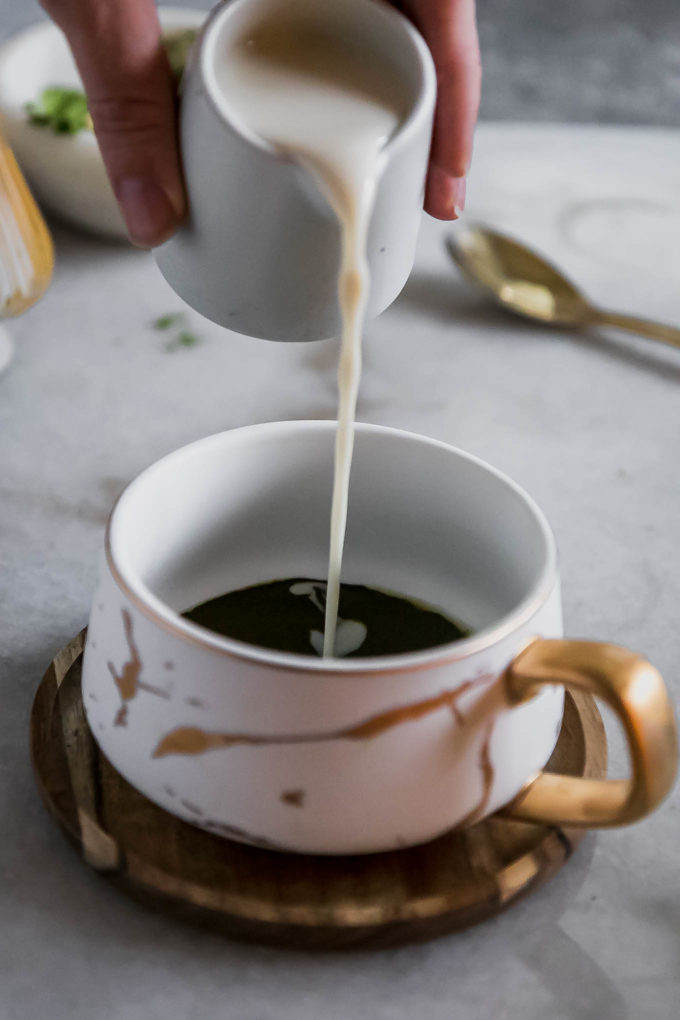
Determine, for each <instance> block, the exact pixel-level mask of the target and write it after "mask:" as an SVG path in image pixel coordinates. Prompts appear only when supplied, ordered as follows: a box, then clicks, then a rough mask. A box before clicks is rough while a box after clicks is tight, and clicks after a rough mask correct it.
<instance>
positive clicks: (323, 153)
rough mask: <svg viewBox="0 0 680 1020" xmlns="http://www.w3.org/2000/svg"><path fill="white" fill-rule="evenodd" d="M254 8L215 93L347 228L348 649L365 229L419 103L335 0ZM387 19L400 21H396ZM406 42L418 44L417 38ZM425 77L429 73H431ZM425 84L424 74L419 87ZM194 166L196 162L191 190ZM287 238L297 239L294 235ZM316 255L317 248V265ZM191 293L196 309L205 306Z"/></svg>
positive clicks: (335, 514) (343, 374)
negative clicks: (343, 19)
mask: <svg viewBox="0 0 680 1020" xmlns="http://www.w3.org/2000/svg"><path fill="white" fill-rule="evenodd" d="M352 6H355V7H356V8H357V9H358V10H359V9H360V8H363V9H364V12H365V11H366V10H367V11H368V13H369V14H370V15H371V16H372V17H373V16H375V14H376V13H377V14H379V15H380V16H381V17H382V16H384V14H385V11H384V10H383V5H382V4H379V3H372V2H369V0H365V2H364V3H363V4H357V3H354V2H353V3H350V2H349V0H348V3H347V10H349V9H350V8H351V7H352ZM228 9H229V7H227V9H226V11H225V13H227V12H228ZM256 9H257V17H256V18H254V19H253V18H252V17H251V18H250V19H249V20H248V21H247V23H246V24H245V26H244V27H243V28H241V29H240V30H239V31H237V32H235V33H232V34H231V36H227V41H226V45H222V46H221V47H219V50H218V52H219V59H216V60H215V61H214V83H215V87H216V91H217V93H218V95H219V97H220V99H221V100H223V102H224V106H225V108H228V111H229V117H230V119H231V121H232V122H233V123H234V125H235V126H236V127H237V128H240V129H241V130H242V131H243V134H244V135H250V136H255V137H257V138H259V139H261V140H263V141H264V142H266V143H267V144H268V145H269V146H271V148H272V149H273V150H274V152H275V153H277V154H278V155H279V157H281V156H283V157H284V158H287V159H288V160H293V161H294V162H295V163H297V164H298V165H299V166H301V167H303V168H304V170H305V172H306V173H307V174H308V175H309V178H310V179H311V180H312V181H313V182H314V186H315V187H316V189H318V192H320V193H321V195H322V196H323V198H324V199H325V201H326V202H327V203H328V204H329V205H330V206H331V208H332V209H333V211H334V213H335V215H336V217H337V220H338V222H339V225H340V227H341V258H340V263H341V264H340V269H339V275H338V280H337V292H338V299H339V305H340V310H341V318H342V328H341V349H340V359H339V368H338V389H339V407H338V427H337V433H336V444H335V471H334V481H333V498H332V511H331V528H330V532H331V533H330V548H329V560H328V577H327V590H326V603H325V621H324V640H323V655H324V656H329V655H333V654H336V653H337V654H343V648H342V642H340V643H339V644H338V645H337V646H336V627H337V623H338V601H339V594H340V575H341V567H342V557H343V546H344V538H345V530H346V520H347V507H348V491H349V480H350V470H351V462H352V450H353V441H354V422H355V413H356V403H357V394H358V388H359V380H360V374H361V346H362V328H363V322H364V318H365V315H366V310H367V305H368V300H369V290H370V287H369V283H370V281H369V264H368V258H367V243H368V231H369V226H370V224H371V219H372V214H373V211H374V204H375V200H376V193H377V189H378V186H379V183H380V180H381V176H382V174H383V170H384V169H385V165H386V154H385V147H386V144H387V143H388V142H389V140H390V139H391V138H392V137H393V136H394V134H395V132H396V131H397V130H398V129H399V127H400V125H402V124H403V123H404V121H405V120H406V119H407V117H408V115H409V113H411V112H412V109H413V99H412V97H409V93H408V89H406V88H405V87H404V85H403V82H400V80H399V76H395V73H394V60H392V61H391V62H390V61H388V60H385V59H381V55H380V48H379V47H378V49H377V50H376V55H375V59H372V58H368V59H367V54H368V53H369V52H370V51H368V50H367V48H366V46H365V45H362V46H352V45H348V40H347V36H346V35H345V36H344V37H343V35H342V33H338V32H337V30H336V28H337V25H336V24H335V23H334V21H333V19H334V18H337V14H338V11H337V10H335V11H334V5H328V6H326V5H325V4H324V3H319V4H310V3H309V2H308V0H289V2H288V3H285V4H283V3H278V2H273V3H270V4H263V3H261V2H260V3H258V4H257V5H256ZM340 9H341V10H342V5H340ZM376 9H377V10H376ZM331 12H333V14H332V17H330V13H331ZM393 17H397V18H399V17H400V16H399V15H396V14H395V12H393V11H391V10H389V18H390V19H392V18H393ZM401 20H402V21H403V20H404V19H401ZM390 25H391V27H392V29H394V25H393V24H392V22H391V21H390ZM402 31H404V29H403V28H402ZM408 31H409V32H410V31H411V29H410V26H409V29H408ZM408 43H409V45H410V46H411V47H412V48H413V46H414V43H413V40H412V39H409V40H408ZM371 56H372V55H371ZM420 59H421V60H423V58H422V57H421V58H420ZM418 72H419V73H420V72H422V68H421V67H418ZM422 75H423V77H425V78H426V72H422ZM427 84H429V83H427ZM424 87H425V86H423V85H422V83H421V85H420V86H419V88H420V89H423V88H424ZM432 91H433V89H432ZM432 101H433V97H432ZM220 105H221V104H220ZM425 128H426V130H425V133H424V135H425V145H423V137H421V138H420V139H419V149H418V157H419V158H418V159H417V160H413V161H412V163H410V164H409V171H410V173H409V176H410V178H411V187H410V191H413V190H414V189H413V186H412V185H413V178H414V176H415V177H416V180H417V178H418V176H419V177H420V182H419V183H420V186H421V198H422V179H423V178H424V168H425V167H424V162H425V160H424V157H426V152H427V149H426V144H427V141H428V140H429V123H428V120H427V114H426V120H425ZM185 163H186V159H185ZM190 176H191V175H190V172H189V173H188V174H187V177H188V185H189V191H190V197H192V196H191V179H190ZM396 197H397V196H396V195H394V196H393V199H396ZM262 200H263V201H264V200H265V198H264V196H263V199H262ZM192 204H194V199H193V197H192ZM303 233H304V231H303ZM407 233H410V231H407ZM195 234H196V230H194V235H195ZM413 242H415V236H413ZM180 243H182V242H180ZM191 243H193V240H190V241H189V242H188V244H191ZM291 243H295V242H294V241H293V239H291ZM298 243H300V242H299V241H298ZM171 244H174V242H171ZM180 253H181V250H180ZM172 254H175V253H174V252H173V253H172ZM313 262H314V254H313V252H311V251H310V253H309V259H308V265H309V270H310V273H311V270H312V269H313ZM159 264H160V265H161V268H162V269H163V271H164V272H165V273H166V275H168V278H169V279H170V282H171V283H173V285H174V283H175V281H174V280H173V279H172V278H171V276H170V275H169V274H168V271H167V263H166V265H164V264H163V262H162V261H160V260H159ZM402 282H403V281H402ZM177 289H179V288H177ZM181 292H182V291H181V289H180V293H181ZM393 296H394V295H393ZM193 303H194V304H195V305H196V307H199V310H200V305H199V304H198V303H197V302H196V301H194V302H193ZM310 314H311V313H310ZM338 636H339V637H341V635H338ZM348 650H351V649H348Z"/></svg>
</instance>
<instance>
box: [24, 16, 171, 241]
mask: <svg viewBox="0 0 680 1020" xmlns="http://www.w3.org/2000/svg"><path fill="white" fill-rule="evenodd" d="M41 3H42V6H43V7H44V8H45V10H46V11H47V13H48V14H49V15H50V16H51V17H52V18H53V19H54V21H56V23H57V24H58V25H59V27H60V28H61V29H62V30H63V32H64V33H65V35H66V37H67V38H68V41H69V44H70V46H71V50H72V51H73V56H74V57H75V61H76V64H77V65H78V70H79V71H80V75H81V78H82V79H83V84H84V85H85V91H86V92H87V97H88V107H89V110H90V113H91V115H92V120H93V122H94V128H95V131H96V134H97V141H98V142H99V147H100V149H101V152H102V156H103V157H104V162H105V164H106V169H107V171H108V174H109V178H110V180H111V184H112V186H113V190H114V192H115V194H116V197H117V199H118V203H119V205H120V207H121V210H122V213H123V216H124V218H125V223H126V225H127V229H128V233H129V234H130V238H131V240H132V241H133V242H135V244H139V245H141V246H142V247H150V246H152V245H156V244H160V243H161V241H165V240H167V238H168V237H170V236H171V235H172V234H173V233H174V232H175V230H176V229H177V227H178V226H179V224H180V223H181V221H182V219H183V217H184V215H185V212H186V197H185V194H184V185H183V183H182V173H181V169H180V161H179V147H178V139H177V127H176V110H175V82H174V79H173V77H172V72H171V70H170V65H169V64H168V60H167V57H166V55H165V51H164V50H163V47H162V46H161V29H160V25H159V22H158V15H157V12H156V5H155V2H154V0H41Z"/></svg>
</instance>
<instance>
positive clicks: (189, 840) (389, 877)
mask: <svg viewBox="0 0 680 1020" xmlns="http://www.w3.org/2000/svg"><path fill="white" fill-rule="evenodd" d="M84 637H85V632H83V633H81V634H80V635H78V637H77V638H75V639H74V640H73V641H72V642H71V643H70V644H69V645H68V646H67V647H66V648H64V649H63V650H62V651H61V652H60V653H59V654H58V655H57V656H56V658H55V659H54V660H53V662H52V663H51V665H50V667H49V669H48V671H47V673H46V674H45V676H44V678H43V680H42V683H41V684H40V687H39V688H38V691H37V693H36V696H35V701H34V704H33V711H32V715H31V753H32V758H33V766H34V769H35V773H36V776H37V780H38V786H39V788H40V792H41V794H42V797H43V800H44V802H45V804H46V806H47V808H48V810H49V811H50V813H51V814H52V815H53V817H54V818H55V819H56V820H57V822H58V823H59V825H60V826H61V827H62V829H63V830H64V831H65V832H66V833H67V835H68V836H69V837H70V838H71V839H72V841H73V842H74V843H75V844H76V845H77V846H78V847H79V848H80V851H81V853H82V855H83V857H84V859H85V861H86V862H87V863H88V864H90V865H91V866H92V867H94V868H96V869H97V870H99V871H100V872H101V873H102V874H104V875H105V876H106V877H107V878H108V879H109V880H110V881H111V882H113V883H114V884H115V885H117V886H119V887H120V888H121V889H123V890H125V891H126V892H127V893H130V894H132V895H133V896H135V897H136V898H137V899H140V900H143V901H145V902H147V903H151V904H152V905H154V906H155V907H156V908H159V907H160V908H162V909H165V910H169V911H172V912H173V913H175V914H178V915H180V916H182V917H185V918H187V919H191V920H194V921H199V922H201V923H203V924H209V925H211V926H213V927H215V926H217V927H219V928H221V929H222V930H223V931H224V932H226V933H227V934H228V935H230V936H232V937H236V938H246V939H250V940H256V941H259V942H267V943H271V944H277V945H285V946H287V947H292V946H296V947H301V948H309V949H335V948H343V947H360V946H361V947H367V948H369V947H376V948H378V947H384V946H388V945H398V944H401V943H406V942H416V941H422V940H425V939H429V938H434V937H435V936H437V935H441V934H444V933H445V932H450V931H454V930H455V929H459V928H465V927H467V926H469V925H472V924H476V923H477V922H478V921H483V920H485V919H486V918H488V917H491V916H493V915H494V914H497V913H499V912H500V911H501V910H503V909H504V908H505V907H507V906H509V905H510V904H511V903H513V902H515V900H516V899H517V898H518V897H519V896H521V895H522V894H524V893H526V892H529V891H530V890H532V889H534V888H536V887H537V886H538V885H539V884H541V883H542V882H544V881H546V880H547V879H549V878H551V877H552V876H553V875H554V874H555V873H556V872H557V871H559V869H560V868H561V867H562V865H563V864H564V863H565V861H566V860H568V858H569V857H570V855H571V853H572V850H573V848H574V847H575V845H576V844H577V843H578V842H579V840H580V839H581V837H582V835H583V832H581V831H579V830H573V829H563V828H548V827H545V826H540V825H530V824H527V823H524V822H515V821H510V820H509V819H506V818H503V817H502V816H501V815H495V816H492V817H491V818H488V819H486V820H485V821H482V822H480V823H478V824H477V825H475V826H473V827H472V828H470V829H468V830H466V831H463V832H451V833H448V834H447V835H445V836H442V837H440V838H439V839H436V840H434V841H433V842H431V843H428V844H426V845H424V846H419V847H414V848H412V849H408V850H399V851H393V852H388V853H382V854H370V855H363V856H357V857H311V856H305V855H302V854H284V853H277V852H275V851H270V850H261V849H258V848H255V847H251V846H246V845H244V844H240V843H235V842H232V841H231V840H227V839H224V838H222V837H220V836H214V835H211V834H210V833H208V832H204V831H203V830H201V829H197V828H194V827H193V826H191V825H188V824H187V823H185V822H182V821H180V820H179V819H177V818H175V817H174V816H173V815H171V814H168V813H167V812H166V811H163V810H162V809H161V808H159V807H156V805H155V804H152V803H151V801H149V800H147V799H146V798H145V797H144V796H142V794H141V793H138V792H137V791H136V790H135V789H133V787H132V786H130V785H129V784H128V783H127V782H126V781H125V780H124V779H122V778H121V776H120V775H119V774H118V773H117V772H116V771H115V769H114V768H113V766H112V765H111V764H110V762H109V761H108V760H107V759H106V758H105V757H104V755H103V754H102V753H101V751H100V750H99V748H98V747H97V744H96V743H95V741H94V739H93V738H92V735H91V733H90V731H89V729H88V726H87V722H86V720H85V714H84V711H83V704H82V698H81V690H80V673H81V659H82V650H83V644H84ZM606 761H607V744H606V738H605V733H604V727H603V725H602V720H601V718H600V715H599V712H598V710H597V707H596V705H595V702H594V701H593V699H592V698H591V697H590V696H589V695H583V694H573V695H572V694H570V693H568V694H567V699H566V703H565V713H564V720H563V724H562V730H561V733H560V737H559V740H558V742H557V747H556V748H555V751H554V753H553V756H552V758H551V759H550V762H549V765H548V768H549V769H551V770H552V771H556V772H564V773H568V774H570V775H579V776H590V777H596V778H600V777H603V776H604V775H605V774H606Z"/></svg>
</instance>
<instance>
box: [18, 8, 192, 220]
mask: <svg viewBox="0 0 680 1020" xmlns="http://www.w3.org/2000/svg"><path fill="white" fill-rule="evenodd" d="M159 13H160V20H161V24H162V26H163V27H164V28H200V26H201V25H202V24H203V22H204V21H205V18H206V13H207V12H206V11H195V10H191V9H188V8H181V7H166V8H162V9H161V10H160V12H159ZM51 85H59V86H66V87H71V88H82V82H81V80H80V77H79V75H78V71H77V69H76V66H75V63H74V61H73V57H72V56H71V51H70V50H69V48H68V44H67V42H66V38H65V36H64V35H63V33H62V32H61V31H60V30H59V29H58V28H57V27H56V26H55V25H53V24H52V23H51V22H49V21H41V22H40V23H39V24H37V25H33V26H32V27H31V28H28V29H26V31H24V32H20V33H19V34H18V35H15V36H13V37H12V38H11V39H9V40H8V41H7V42H6V43H5V44H4V45H3V46H2V47H0V126H1V127H2V131H3V132H4V135H5V137H6V139H7V141H8V142H9V144H10V145H11V147H12V149H13V150H14V153H15V155H16V157H17V160H18V161H19V164H20V165H21V168H22V169H23V171H24V173H25V174H26V177H27V178H28V180H29V181H30V183H31V186H32V188H33V190H34V192H35V195H36V198H37V199H38V200H39V201H40V202H41V203H42V204H43V205H44V206H45V208H46V209H49V210H50V211H51V212H53V213H56V214H57V215H58V216H61V217H63V219H65V220H68V221H69V222H70V223H74V224H76V225H77V226H79V227H82V228H84V229H85V230H89V231H92V232H93V233H97V234H104V235H106V236H108V237H115V238H119V239H126V238H127V232H126V230H125V225H124V223H123V218H122V216H121V214H120V212H119V210H118V206H117V204H116V200H115V198H114V195H113V191H112V189H111V185H110V184H109V180H108V177H107V176H106V170H105V169H104V163H103V161H102V158H101V155H100V152H99V147H98V145H97V141H96V138H95V137H94V135H93V134H92V132H91V131H81V132H79V133H78V134H77V135H57V134H55V133H54V132H53V131H51V130H48V129H46V128H39V127H35V126H34V125H32V124H31V123H30V122H29V120H28V117H27V114H26V104H27V103H30V102H35V100H36V99H37V98H38V97H39V95H40V93H41V92H42V91H43V89H45V88H48V87H49V86H51Z"/></svg>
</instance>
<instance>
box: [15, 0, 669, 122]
mask: <svg viewBox="0 0 680 1020" xmlns="http://www.w3.org/2000/svg"><path fill="white" fill-rule="evenodd" d="M175 3H176V4H178V5H180V6H185V7H197V8H199V9H201V8H203V9H208V8H210V7H211V6H213V5H212V4H211V2H210V0H175ZM477 12H478V14H477V17H478V22H479V36H480V43H481V48H482V63H483V65H484V85H483V89H482V110H481V114H482V118H484V119H493V120H543V121H551V120H554V121H581V122H586V121H587V122H603V123H611V122H618V123H624V124H661V125H668V126H675V127H677V126H678V125H680V6H679V5H678V3H677V0H645V2H644V3H640V0H568V3H546V0H512V3H508V0H477ZM40 17H44V14H43V12H42V11H41V8H40V5H39V3H38V0H0V38H1V37H2V36H3V35H5V34H6V33H8V32H13V31H16V30H17V29H19V28H23V27H24V26H25V25H29V24H31V23H32V22H33V21H36V20H37V19H38V18H40Z"/></svg>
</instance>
